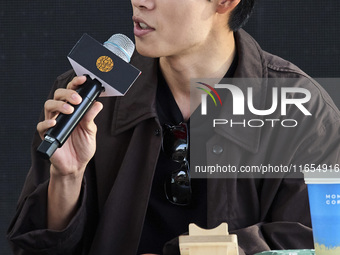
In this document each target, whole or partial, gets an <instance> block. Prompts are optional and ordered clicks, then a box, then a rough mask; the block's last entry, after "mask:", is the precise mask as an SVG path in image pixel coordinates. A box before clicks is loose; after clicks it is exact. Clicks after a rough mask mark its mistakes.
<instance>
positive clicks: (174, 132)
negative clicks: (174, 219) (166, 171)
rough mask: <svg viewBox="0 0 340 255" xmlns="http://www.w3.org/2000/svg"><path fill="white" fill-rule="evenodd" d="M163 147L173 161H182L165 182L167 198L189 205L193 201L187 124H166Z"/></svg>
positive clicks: (176, 202) (179, 203)
mask: <svg viewBox="0 0 340 255" xmlns="http://www.w3.org/2000/svg"><path fill="white" fill-rule="evenodd" d="M162 148H163V151H164V153H165V154H166V155H168V156H169V157H170V158H171V159H172V160H173V161H175V162H178V163H180V168H179V169H177V170H175V171H173V172H172V173H171V174H170V176H168V177H167V178H166V180H165V182H164V190H165V195H166V198H167V199H168V200H169V201H170V202H171V203H173V204H176V205H188V204H190V202H191V180H190V172H189V162H188V149H189V141H188V126H187V124H186V123H180V124H179V125H176V126H173V125H164V128H163V146H162Z"/></svg>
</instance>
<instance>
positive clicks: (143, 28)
mask: <svg viewBox="0 0 340 255" xmlns="http://www.w3.org/2000/svg"><path fill="white" fill-rule="evenodd" d="M132 20H133V22H134V23H135V27H134V34H135V35H136V36H143V35H145V34H147V33H149V32H151V31H154V30H155V29H154V28H153V27H151V26H150V25H148V24H147V23H146V22H145V21H144V20H142V19H140V18H137V17H135V16H134V17H132Z"/></svg>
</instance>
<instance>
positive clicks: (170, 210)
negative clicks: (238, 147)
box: [138, 58, 237, 254]
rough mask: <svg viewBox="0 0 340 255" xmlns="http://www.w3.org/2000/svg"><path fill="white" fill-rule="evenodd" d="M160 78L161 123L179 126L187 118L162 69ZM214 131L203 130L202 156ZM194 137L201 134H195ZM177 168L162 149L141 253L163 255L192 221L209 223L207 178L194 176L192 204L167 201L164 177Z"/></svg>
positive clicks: (233, 65) (234, 65) (141, 241)
mask: <svg viewBox="0 0 340 255" xmlns="http://www.w3.org/2000/svg"><path fill="white" fill-rule="evenodd" d="M236 66H237V58H235V59H234V61H233V63H232V65H231V67H230V68H229V70H228V72H227V74H226V75H225V77H232V75H233V74H234V71H235V69H236ZM158 81H159V84H158V88H157V98H156V106H157V113H158V118H159V121H160V124H161V125H162V126H163V125H164V124H171V125H178V124H179V123H181V122H183V121H184V120H183V116H182V113H181V111H180V109H179V107H178V105H177V103H176V101H175V99H174V97H173V95H172V93H171V90H170V88H169V87H168V85H167V83H166V81H165V79H164V77H163V75H162V73H161V71H160V70H159V72H158ZM193 114H195V113H193ZM187 124H188V131H189V136H190V132H196V129H195V127H192V128H190V120H189V121H188V122H187ZM212 132H213V130H212V129H211V130H209V131H208V132H204V137H201V138H202V139H200V140H201V141H199V142H198V143H202V144H195V146H200V147H201V148H203V149H202V153H203V154H202V155H206V154H205V150H204V148H205V141H206V139H207V138H208V137H209V136H211V133H212ZM195 137H198V136H196V135H195ZM189 150H190V144H189ZM202 158H204V157H202ZM178 168H179V163H177V162H174V161H173V160H172V159H170V158H169V157H168V156H167V155H165V154H164V152H163V151H162V150H161V152H160V155H159V158H158V163H157V167H156V171H155V174H154V179H153V184H152V189H151V195H150V200H149V204H148V209H147V213H146V217H145V222H144V227H143V232H142V236H141V240H140V244H139V249H138V254H143V253H155V254H162V249H163V246H164V244H165V243H166V242H167V241H170V240H171V239H173V238H176V237H178V236H179V235H181V234H183V233H185V232H188V226H189V224H190V223H195V224H196V225H198V226H200V227H202V228H206V226H207V182H206V179H191V187H192V201H191V203H190V205H187V206H179V205H174V204H172V203H170V202H169V201H168V200H167V198H166V196H165V192H164V181H165V178H167V177H169V175H168V173H171V172H172V171H174V170H176V169H178Z"/></svg>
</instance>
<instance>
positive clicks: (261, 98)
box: [215, 29, 268, 153]
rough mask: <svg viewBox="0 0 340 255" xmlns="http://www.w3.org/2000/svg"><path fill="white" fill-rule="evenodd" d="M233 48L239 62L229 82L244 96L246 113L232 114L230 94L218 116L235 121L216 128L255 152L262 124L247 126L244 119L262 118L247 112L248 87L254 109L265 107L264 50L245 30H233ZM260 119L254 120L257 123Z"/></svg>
mask: <svg viewBox="0 0 340 255" xmlns="http://www.w3.org/2000/svg"><path fill="white" fill-rule="evenodd" d="M235 42H236V49H237V54H238V65H237V68H236V70H235V74H234V79H232V84H233V85H237V86H238V87H239V88H240V89H241V90H242V91H243V94H244V97H245V115H241V116H240V115H233V113H232V109H233V108H232V102H233V100H232V98H231V94H229V95H228V97H227V99H226V100H225V102H224V104H223V107H222V110H221V114H220V116H219V118H221V119H226V120H228V121H229V124H230V122H231V120H232V121H233V122H236V123H243V122H244V121H245V126H246V127H243V124H242V125H241V124H236V125H234V126H233V127H231V126H230V125H229V124H228V125H218V126H216V128H215V132H216V133H218V134H220V135H222V136H224V137H225V138H227V139H229V140H232V141H233V142H234V143H236V144H238V145H239V146H241V147H243V148H244V149H246V150H248V151H250V152H253V153H256V152H257V151H258V149H259V146H260V137H261V128H257V127H256V128H255V127H249V126H248V124H247V122H248V120H250V119H260V120H263V119H264V118H263V116H258V115H254V114H252V113H250V112H247V109H248V107H247V103H246V102H247V88H248V87H252V88H253V96H252V98H253V99H254V100H253V104H254V107H255V108H256V109H264V106H265V103H266V96H267V78H268V69H267V63H266V60H265V58H264V56H263V51H262V50H261V48H260V46H259V45H258V44H257V42H256V41H255V40H254V39H253V38H252V37H251V36H250V35H249V34H248V33H246V32H245V31H244V30H242V29H241V30H239V31H238V32H236V33H235ZM258 124H259V123H256V124H255V123H254V125H258Z"/></svg>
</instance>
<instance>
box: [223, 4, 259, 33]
mask: <svg viewBox="0 0 340 255" xmlns="http://www.w3.org/2000/svg"><path fill="white" fill-rule="evenodd" d="M254 4H255V0H241V1H240V3H239V4H238V5H237V6H236V7H235V9H234V10H232V12H231V14H230V18H229V22H228V25H229V28H230V29H231V30H232V31H237V30H239V29H240V28H241V27H243V26H244V25H245V24H246V23H247V21H248V19H249V17H250V15H251V13H252V11H253V9H254Z"/></svg>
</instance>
